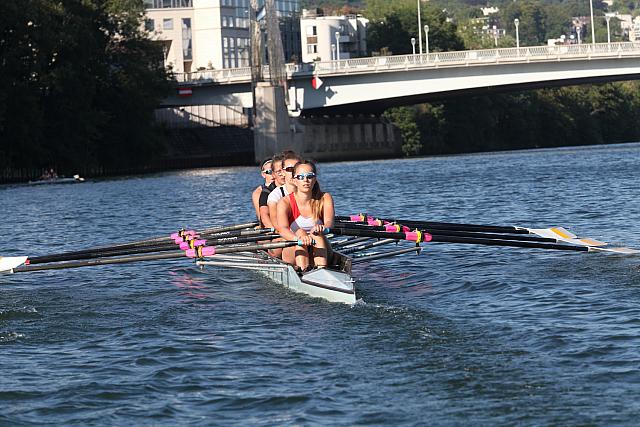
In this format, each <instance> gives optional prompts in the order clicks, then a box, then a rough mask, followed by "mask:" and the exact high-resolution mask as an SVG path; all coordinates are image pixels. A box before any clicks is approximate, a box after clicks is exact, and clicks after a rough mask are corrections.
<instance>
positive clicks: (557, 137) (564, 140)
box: [391, 82, 640, 154]
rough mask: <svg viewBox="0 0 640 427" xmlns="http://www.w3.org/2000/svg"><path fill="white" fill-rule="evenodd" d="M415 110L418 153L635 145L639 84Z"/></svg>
mask: <svg viewBox="0 0 640 427" xmlns="http://www.w3.org/2000/svg"><path fill="white" fill-rule="evenodd" d="M392 110H395V109H392ZM415 111H417V114H416V115H415V118H414V120H415V122H416V123H417V124H418V127H419V130H420V135H421V138H422V141H421V142H422V144H421V145H422V149H421V151H420V153H421V154H446V153H460V152H473V151H490V150H510V149H519V148H531V147H557V146H567V145H587V144H603V143H612V142H626V141H637V140H638V138H640V82H625V83H607V84H602V85H586V86H570V87H563V88H559V89H544V90H536V91H528V92H520V93H514V94H500V95H487V96H478V97H472V98H457V99H452V100H448V101H445V102H441V103H433V104H423V105H421V106H419V107H417V108H416V109H415ZM391 117H393V118H396V117H397V116H396V115H393V116H391ZM403 119H404V120H399V119H396V120H397V121H398V122H399V123H401V124H402V126H403V127H404V128H406V129H410V126H409V124H408V123H407V121H408V120H409V119H408V118H406V117H403ZM394 123H395V121H394ZM401 129H402V128H401ZM403 135H404V133H403ZM412 146H417V144H415V143H414V142H413V141H412Z"/></svg>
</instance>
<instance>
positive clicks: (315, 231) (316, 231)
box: [311, 224, 325, 235]
mask: <svg viewBox="0 0 640 427" xmlns="http://www.w3.org/2000/svg"><path fill="white" fill-rule="evenodd" d="M324 229H325V226H324V225H323V224H316V225H314V226H313V228H312V229H311V234H315V235H320V234H323V233H324Z"/></svg>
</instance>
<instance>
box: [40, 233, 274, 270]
mask: <svg viewBox="0 0 640 427" xmlns="http://www.w3.org/2000/svg"><path fill="white" fill-rule="evenodd" d="M272 231H273V229H271V228H263V229H258V230H231V231H226V232H216V233H210V234H203V235H202V237H206V238H209V237H212V238H213V239H225V238H226V239H233V238H237V237H239V236H247V237H249V236H255V235H262V234H264V233H270V232H272ZM175 234H178V233H174V235H175ZM199 237H200V235H198V234H191V233H189V234H184V235H182V236H176V237H174V238H173V239H172V238H169V237H166V238H162V241H158V242H156V243H139V242H131V243H121V244H115V245H111V246H103V247H98V248H89V249H81V250H77V251H68V252H62V253H58V254H50V255H43V256H39V257H34V258H31V259H30V263H32V264H41V263H44V262H57V261H69V260H74V259H91V258H97V257H101V256H115V255H126V254H127V253H129V254H134V253H145V252H154V251H156V250H170V249H175V248H176V245H181V246H180V249H183V250H186V249H189V248H191V247H194V246H195V244H193V243H190V242H195V241H199V242H202V241H203V239H199ZM259 240H262V239H259V238H256V239H255V240H253V241H259ZM264 240H268V239H264ZM220 241H221V240H220ZM247 241H252V240H247ZM183 243H186V247H185V245H183ZM199 246H204V244H203V243H200V244H199ZM157 248H165V249H157Z"/></svg>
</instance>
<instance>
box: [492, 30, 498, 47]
mask: <svg viewBox="0 0 640 427" xmlns="http://www.w3.org/2000/svg"><path fill="white" fill-rule="evenodd" d="M493 42H494V43H495V45H496V47H498V27H496V26H495V25H494V26H493Z"/></svg>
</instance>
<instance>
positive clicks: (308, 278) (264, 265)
mask: <svg viewBox="0 0 640 427" xmlns="http://www.w3.org/2000/svg"><path fill="white" fill-rule="evenodd" d="M197 264H198V265H200V266H220V267H225V268H228V267H232V268H240V269H245V270H254V271H256V272H257V273H258V274H260V275H262V276H264V277H267V278H269V279H271V280H273V281H274V282H276V283H278V284H280V285H282V286H284V287H286V288H289V289H291V290H292V291H294V292H299V293H302V294H306V295H309V296H312V297H317V298H322V299H325V300H327V301H330V302H341V303H346V304H354V303H355V302H356V299H357V297H356V286H355V280H354V279H353V278H352V276H351V258H350V257H348V256H346V255H343V254H341V253H339V252H336V251H334V252H333V259H332V260H331V263H330V264H329V266H327V267H326V268H316V269H313V270H310V271H307V272H304V273H301V272H298V271H296V269H295V268H294V267H293V266H292V265H291V264H287V263H285V262H284V261H282V260H281V259H279V258H275V257H272V256H270V255H269V254H268V253H266V252H264V251H259V252H246V253H239V254H235V255H229V256H219V257H216V259H215V260H208V259H207V260H200V261H197Z"/></svg>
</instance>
